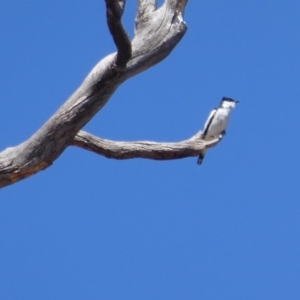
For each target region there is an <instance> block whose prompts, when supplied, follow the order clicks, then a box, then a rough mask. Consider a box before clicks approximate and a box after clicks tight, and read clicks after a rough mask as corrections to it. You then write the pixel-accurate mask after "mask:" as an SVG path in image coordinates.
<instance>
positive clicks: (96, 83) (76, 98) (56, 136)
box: [0, 0, 187, 187]
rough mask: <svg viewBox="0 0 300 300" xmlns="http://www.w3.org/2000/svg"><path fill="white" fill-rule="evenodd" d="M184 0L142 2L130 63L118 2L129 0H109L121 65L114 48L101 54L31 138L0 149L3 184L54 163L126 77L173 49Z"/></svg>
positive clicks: (183, 27) (181, 29) (182, 28)
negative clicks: (157, 5)
mask: <svg viewBox="0 0 300 300" xmlns="http://www.w3.org/2000/svg"><path fill="white" fill-rule="evenodd" d="M183 1H185V0H166V2H165V3H164V5H163V6H162V7H161V8H159V9H157V10H154V11H152V12H150V9H148V8H149V7H150V6H151V7H153V5H154V4H155V3H156V2H155V1H152V0H149V1H147V2H148V4H149V5H150V6H147V5H146V3H147V2H146V1H142V0H140V1H139V4H140V6H141V7H142V6H143V5H146V6H144V7H148V8H147V14H143V15H141V14H139V18H138V20H137V25H138V26H137V27H138V30H137V31H136V35H135V37H134V39H133V41H132V55H131V56H130V59H129V61H128V62H127V64H126V61H127V59H128V55H129V54H128V53H129V51H128V49H129V46H128V41H127V40H126V37H125V35H126V32H125V31H124V32H125V33H124V32H123V31H122V30H124V29H123V27H122V25H121V23H120V17H121V15H122V12H123V8H122V6H120V3H121V4H122V3H125V2H124V1H123V0H120V1H119V8H118V6H116V5H117V4H116V3H117V1H112V0H110V1H109V0H107V7H108V10H109V11H110V12H111V15H112V20H108V22H109V23H110V22H111V23H112V27H114V26H116V27H114V28H115V29H113V30H112V32H113V33H112V34H113V37H114V38H115V41H116V45H117V48H118V53H119V57H118V56H117V61H118V63H120V64H121V65H118V64H117V63H116V53H113V54H110V55H108V56H107V57H105V58H104V59H102V60H101V61H100V62H99V63H98V64H97V65H96V66H95V67H94V68H93V70H92V71H91V72H90V74H89V75H88V76H87V77H86V79H85V80H84V82H83V83H82V84H81V86H80V87H79V88H78V89H77V90H76V91H75V92H74V94H73V95H72V96H71V97H70V98H69V99H68V100H67V101H66V102H65V103H64V105H62V107H60V108H59V109H58V111H57V112H56V113H55V114H54V115H53V116H52V117H51V118H50V119H49V120H48V121H47V122H46V123H45V124H44V125H43V126H42V127H41V128H40V129H39V130H38V131H37V132H36V133H35V134H34V135H33V136H32V137H30V138H29V139H28V140H27V141H25V142H24V143H22V144H20V145H18V146H16V147H11V148H7V149H6V150H5V151H2V152H1V153H0V187H4V186H6V185H9V184H12V183H14V182H17V181H19V180H21V179H24V178H27V177H28V176H31V175H33V174H35V173H36V172H39V171H40V170H43V169H45V168H47V167H48V166H50V165H51V164H52V163H53V162H54V161H55V160H56V159H57V158H58V157H59V156H60V155H61V153H62V152H63V151H64V150H65V149H66V147H68V146H69V145H70V144H72V143H73V139H74V137H75V136H76V134H77V133H78V132H79V130H80V129H81V128H82V127H83V126H84V125H85V124H86V123H87V122H88V121H90V120H91V119H92V118H93V117H94V116H95V114H96V113H97V112H98V111H99V110H101V109H102V108H103V106H104V105H105V104H106V103H107V101H108V100H109V99H110V97H111V96H112V95H113V93H114V92H115V91H116V89H117V88H118V87H119V86H120V85H121V84H122V83H123V82H124V81H125V80H127V79H129V78H130V77H132V76H134V75H137V74H139V73H140V72H142V71H144V70H146V69H148V68H150V67H152V66H154V65H155V64H157V63H159V62H160V61H161V60H163V59H164V58H165V57H166V56H168V55H169V54H170V53H171V52H172V50H173V49H174V47H175V46H176V45H177V44H178V43H179V41H180V40H181V38H182V37H183V36H184V34H185V32H186V29H187V27H186V24H185V23H184V21H183V20H182V18H178V17H176V18H175V19H174V16H178V7H179V6H178V5H179V4H180V3H183ZM113 5H115V6H113ZM141 7H140V8H141ZM140 8H139V12H140V11H141V9H140ZM118 9H120V11H118ZM180 11H182V9H180ZM109 14H110V13H109ZM118 20H119V21H118ZM114 30H115V31H114ZM124 45H125V46H124ZM124 49H125V50H124ZM124 53H125V54H124ZM124 64H125V65H126V68H125V67H124V66H125V65H124ZM120 66H123V67H120Z"/></svg>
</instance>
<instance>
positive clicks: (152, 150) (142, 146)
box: [72, 130, 219, 160]
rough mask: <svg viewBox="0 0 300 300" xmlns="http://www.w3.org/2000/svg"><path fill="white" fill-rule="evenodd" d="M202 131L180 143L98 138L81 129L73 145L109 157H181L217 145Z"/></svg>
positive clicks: (163, 158)
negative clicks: (208, 139) (203, 135)
mask: <svg viewBox="0 0 300 300" xmlns="http://www.w3.org/2000/svg"><path fill="white" fill-rule="evenodd" d="M201 133H202V132H199V133H197V134H196V135H195V136H193V137H192V138H190V139H188V140H185V141H181V142H178V143H156V142H148V141H142V142H115V141H110V140H105V139H101V138H98V137H96V136H94V135H92V134H90V133H88V132H85V131H82V130H81V131H80V132H79V133H78V134H77V135H76V137H75V139H74V140H73V142H72V145H74V146H77V147H80V148H83V149H86V150H89V151H91V152H94V153H97V154H99V155H103V156H105V157H107V158H114V159H129V158H148V159H155V160H170V159H179V158H185V157H191V156H198V155H199V153H200V151H201V150H203V149H205V148H211V147H213V146H215V145H216V144H217V143H218V142H219V139H215V140H213V141H210V142H207V141H204V140H202V139H201Z"/></svg>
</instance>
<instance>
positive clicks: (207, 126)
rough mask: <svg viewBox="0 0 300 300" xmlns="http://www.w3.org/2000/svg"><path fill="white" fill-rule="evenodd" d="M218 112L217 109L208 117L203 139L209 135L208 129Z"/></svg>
mask: <svg viewBox="0 0 300 300" xmlns="http://www.w3.org/2000/svg"><path fill="white" fill-rule="evenodd" d="M216 111H217V109H216V108H215V109H214V110H212V111H211V113H210V115H209V116H208V118H207V120H206V122H205V125H204V129H203V135H202V137H203V138H205V136H206V134H207V131H208V128H209V126H210V124H211V122H212V120H213V118H214V116H215V114H216Z"/></svg>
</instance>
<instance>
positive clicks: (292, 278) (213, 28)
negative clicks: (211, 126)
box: [0, 0, 300, 300]
mask: <svg viewBox="0 0 300 300" xmlns="http://www.w3.org/2000/svg"><path fill="white" fill-rule="evenodd" d="M127 2H128V4H127V8H126V13H125V16H124V24H125V26H126V28H127V30H128V32H129V34H130V35H131V36H133V25H134V16H135V11H136V1H127ZM160 2H162V1H160ZM185 20H186V22H187V24H188V28H189V29H188V32H187V34H186V35H185V37H184V38H183V40H182V41H181V43H180V44H179V45H178V47H177V48H176V49H175V50H174V51H173V53H172V54H171V55H170V56H169V57H168V58H167V59H166V60H165V61H163V62H162V63H161V64H159V65H157V66H155V67H154V68H152V69H150V70H148V71H147V72H144V73H143V74H141V75H139V76H137V77H135V78H132V79H131V80H129V81H127V82H126V83H124V84H123V85H122V86H121V87H120V88H119V89H118V90H117V92H116V93H115V94H114V96H113V97H112V98H111V100H110V101H109V103H108V104H107V105H106V106H105V107H104V109H103V110H102V111H101V112H99V113H98V115H97V116H96V117H95V118H94V119H93V120H92V121H91V122H90V123H89V124H87V126H86V127H85V130H87V131H89V132H91V133H93V134H95V135H98V136H100V137H103V138H108V139H113V140H128V141H129V140H154V141H179V140H183V139H186V138H189V137H190V136H192V135H193V134H194V133H195V132H197V131H198V130H200V129H201V128H202V126H203V124H204V122H205V119H206V117H207V115H208V113H209V112H210V110H211V109H212V108H214V107H215V106H217V105H218V104H219V101H220V99H221V97H223V96H228V97H232V98H234V99H239V100H240V104H239V105H238V107H237V108H236V110H235V111H234V112H233V115H232V120H231V124H230V126H229V128H228V131H227V135H226V137H225V138H224V140H223V141H222V143H220V144H219V145H218V146H217V147H216V148H214V149H212V150H211V151H209V152H208V154H207V156H206V158H205V161H204V163H203V165H202V166H201V167H199V166H197V164H196V161H197V158H187V159H183V160H176V161H168V162H157V161H150V160H142V159H136V160H128V161H115V160H110V159H106V158H104V157H100V156H97V155H95V154H93V153H89V152H87V151H84V150H81V149H77V148H69V149H67V150H66V151H65V152H64V153H63V154H62V155H61V157H60V158H59V159H58V160H57V161H55V162H54V164H53V165H52V166H51V167H50V168H48V169H47V170H45V171H43V172H40V173H38V174H37V175H35V176H33V177H31V178H29V179H26V180H24V181H22V182H19V183H17V184H14V185H12V186H9V187H7V188H4V189H2V190H1V191H0V228H1V229H0V241H1V247H0V282H1V285H0V298H1V299H6V300H10V299H13V300H15V299H45V300H46V299H91V300H92V299H106V300H112V299H151V300H152V299H164V300H165V299H172V300H177V299H178V300H182V299H189V300H190V299H210V300H217V299H222V300H224V299H228V300H229V299H230V300H235V299H237V300H238V299H244V300H248V299H249V300H250V299H251V300H252V299H272V300H277V299H289V300H293V299H299V297H300V256H299V253H300V217H299V216H300V203H299V202H300V185H299V166H300V158H299V149H298V148H299V141H298V136H299V133H298V130H299V121H298V120H299V117H298V115H297V112H298V110H299V109H300V104H299V95H300V84H299V70H300V58H299V53H300V40H299V31H300V2H299V1H296V0H291V1H279V0H277V1H276V0H275V1H267V0H265V1H257V0H256V1H237V0H231V1H230V0H228V1H224V0H215V1H209V0H205V1H192V0H190V1H189V3H188V6H187V8H186V13H185ZM0 40H1V47H0V60H1V68H0V80H1V99H2V100H1V111H0V115H1V118H0V128H1V140H0V150H3V149H5V148H6V147H9V146H14V145H16V144H18V143H21V142H22V141H24V140H26V139H27V138H28V137H30V136H31V135H32V134H33V133H34V132H35V131H36V130H37V129H38V128H39V127H40V126H41V125H42V124H43V123H44V122H45V121H46V120H47V119H48V118H49V117H50V116H51V115H52V114H53V113H54V112H55V111H56V110H57V109H58V108H59V107H60V106H61V105H62V104H63V103H64V101H65V100H66V99H67V98H68V97H69V96H70V95H71V94H72V93H73V91H74V90H75V89H76V88H77V87H78V86H79V85H80V83H81V82H82V80H83V79H84V77H85V76H86V75H87V74H88V72H89V71H90V70H91V69H92V67H93V66H94V65H95V64H96V63H97V62H98V61H99V60H100V59H101V58H103V57H104V56H105V55H107V54H109V53H111V52H114V51H115V46H114V44H113V41H112V39H111V37H110V35H109V32H108V29H107V26H106V20H105V9H104V1H97V0H91V1H76V3H74V1H66V0H63V1H57V0H54V1H51V3H50V2H49V1H29V0H28V1H13V0H11V1H2V4H1V10H0Z"/></svg>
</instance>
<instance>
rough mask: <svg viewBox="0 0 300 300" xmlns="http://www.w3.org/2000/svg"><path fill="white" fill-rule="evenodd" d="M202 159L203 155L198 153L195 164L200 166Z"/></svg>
mask: <svg viewBox="0 0 300 300" xmlns="http://www.w3.org/2000/svg"><path fill="white" fill-rule="evenodd" d="M203 159H204V155H202V154H200V155H199V157H198V160H197V165H199V166H200V165H201V164H202V162H203Z"/></svg>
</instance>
